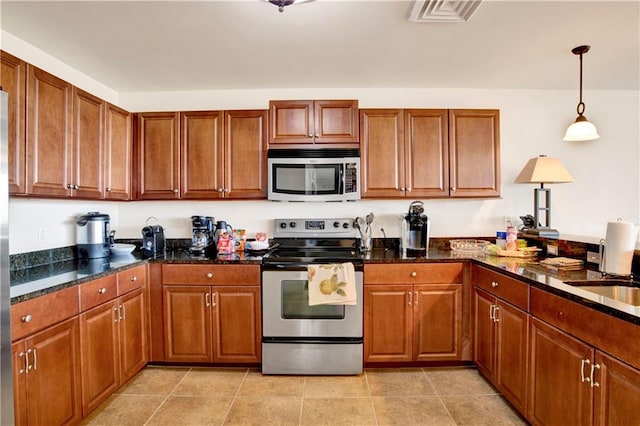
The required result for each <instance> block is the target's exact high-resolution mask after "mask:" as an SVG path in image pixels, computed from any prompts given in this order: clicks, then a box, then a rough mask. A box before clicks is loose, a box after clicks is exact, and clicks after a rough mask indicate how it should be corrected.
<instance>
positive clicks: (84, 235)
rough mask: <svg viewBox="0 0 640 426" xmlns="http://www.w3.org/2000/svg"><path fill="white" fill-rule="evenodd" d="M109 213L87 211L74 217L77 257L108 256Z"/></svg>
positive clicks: (97, 257) (109, 245) (109, 247)
mask: <svg viewBox="0 0 640 426" xmlns="http://www.w3.org/2000/svg"><path fill="white" fill-rule="evenodd" d="M109 220H110V218H109V215H108V214H104V213H100V212H89V213H87V214H83V215H80V216H78V217H77V219H76V244H77V248H78V258H79V259H99V258H103V257H109V254H110V253H111V238H110V232H109Z"/></svg>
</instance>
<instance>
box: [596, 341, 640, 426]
mask: <svg viewBox="0 0 640 426" xmlns="http://www.w3.org/2000/svg"><path fill="white" fill-rule="evenodd" d="M595 355H596V358H595V364H594V365H597V366H598V368H597V369H596V371H598V374H597V375H595V376H594V379H595V380H597V383H598V386H595V383H594V386H595V388H594V389H595V395H594V398H595V400H594V424H596V425H631V424H634V423H638V422H639V421H640V420H639V419H638V407H640V371H638V370H637V369H635V368H633V367H630V366H629V365H627V364H625V363H623V362H620V361H618V360H617V359H615V358H613V357H611V356H609V355H607V354H605V353H602V352H600V351H596V354H595Z"/></svg>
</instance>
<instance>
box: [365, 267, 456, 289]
mask: <svg viewBox="0 0 640 426" xmlns="http://www.w3.org/2000/svg"><path fill="white" fill-rule="evenodd" d="M463 270H464V265H463V264H462V263H421V264H419V263H391V264H388V263H387V264H376V265H364V281H365V284H457V283H462V281H463Z"/></svg>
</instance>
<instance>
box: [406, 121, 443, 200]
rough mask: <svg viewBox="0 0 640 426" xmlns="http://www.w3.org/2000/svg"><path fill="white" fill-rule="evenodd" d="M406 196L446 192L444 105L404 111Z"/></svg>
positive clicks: (427, 195) (439, 195) (422, 195)
mask: <svg viewBox="0 0 640 426" xmlns="http://www.w3.org/2000/svg"><path fill="white" fill-rule="evenodd" d="M404 126H405V127H404V137H405V153H404V158H405V168H406V169H405V174H406V191H407V196H411V197H431V198H433V197H447V196H448V195H449V136H448V135H449V128H448V118H447V110H446V109H433V110H432V109H409V110H405V111H404Z"/></svg>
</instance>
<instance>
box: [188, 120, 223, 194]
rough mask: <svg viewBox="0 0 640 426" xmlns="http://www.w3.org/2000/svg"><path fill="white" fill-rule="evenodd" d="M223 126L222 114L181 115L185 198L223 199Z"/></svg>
mask: <svg viewBox="0 0 640 426" xmlns="http://www.w3.org/2000/svg"><path fill="white" fill-rule="evenodd" d="M222 124H223V122H222V111H197V112H181V113H180V153H181V175H182V176H181V181H180V183H181V194H180V197H181V198H186V199H216V198H222V197H223V195H224V183H223V179H222Z"/></svg>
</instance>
